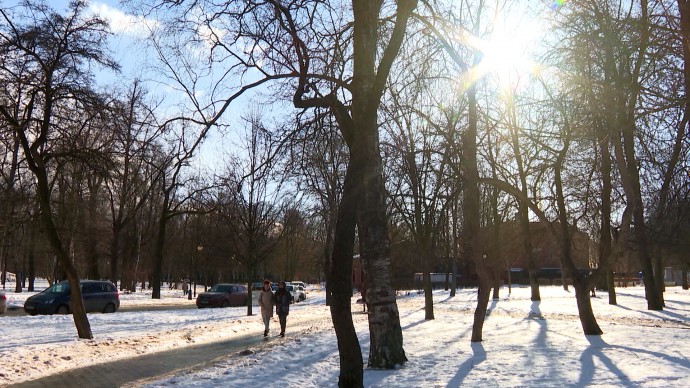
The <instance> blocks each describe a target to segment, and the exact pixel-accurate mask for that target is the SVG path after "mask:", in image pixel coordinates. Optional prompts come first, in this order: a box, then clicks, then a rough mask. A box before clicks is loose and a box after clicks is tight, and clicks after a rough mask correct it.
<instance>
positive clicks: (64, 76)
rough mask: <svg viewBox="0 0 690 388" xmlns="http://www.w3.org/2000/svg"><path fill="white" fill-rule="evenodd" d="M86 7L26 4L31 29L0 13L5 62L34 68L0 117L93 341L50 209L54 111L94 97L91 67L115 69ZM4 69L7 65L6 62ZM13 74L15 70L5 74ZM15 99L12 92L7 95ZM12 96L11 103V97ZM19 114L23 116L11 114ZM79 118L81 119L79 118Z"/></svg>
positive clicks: (78, 316)
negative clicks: (14, 140) (12, 134)
mask: <svg viewBox="0 0 690 388" xmlns="http://www.w3.org/2000/svg"><path fill="white" fill-rule="evenodd" d="M85 9H86V3H85V2H82V1H75V2H72V3H71V4H70V6H69V9H68V12H67V14H66V15H64V16H63V15H60V14H58V13H56V12H55V11H53V10H51V9H50V8H48V7H47V6H45V5H43V4H41V3H34V2H27V3H26V8H25V10H26V11H28V13H27V15H25V16H27V17H28V19H25V20H28V24H27V25H25V26H22V25H18V24H16V23H15V22H14V21H15V20H17V19H15V17H14V15H10V14H9V13H8V11H6V10H4V9H0V15H1V16H2V19H1V21H2V27H1V28H2V32H1V35H0V50H2V52H3V56H8V57H11V58H22V60H23V61H26V63H30V64H31V66H30V68H31V71H30V72H27V74H26V75H28V76H29V77H28V78H26V79H22V80H17V81H20V82H17V83H16V84H15V85H17V84H19V83H23V84H28V85H30V86H29V87H27V88H26V89H23V88H19V87H18V88H16V89H14V91H15V92H18V91H21V92H22V94H21V95H19V94H11V95H10V96H11V97H12V100H13V103H12V105H13V106H9V105H8V104H4V105H3V106H2V107H0V113H1V114H2V116H4V118H5V119H6V120H7V122H8V123H9V125H10V126H11V127H12V128H13V130H14V131H16V133H17V136H18V137H19V140H20V144H21V148H22V151H23V154H24V158H25V159H26V162H27V165H28V167H29V169H30V170H31V172H32V173H33V174H34V176H35V177H36V184H37V197H38V202H39V204H40V211H41V218H42V221H43V226H44V229H45V231H46V234H47V236H48V238H49V241H50V244H51V246H52V249H53V251H54V253H55V255H56V256H57V257H58V260H59V262H60V264H61V266H62V268H63V269H64V270H65V273H66V274H67V278H68V280H69V283H70V289H71V291H70V292H71V297H72V302H73V316H74V322H75V326H76V328H77V332H78V336H79V338H93V334H92V333H91V327H90V324H89V321H88V318H87V317H86V311H85V310H84V304H83V301H82V298H81V289H80V286H79V274H78V272H77V270H76V268H75V267H74V265H73V264H72V262H71V260H70V258H69V256H68V254H67V251H66V249H65V246H64V245H63V241H62V239H61V236H60V233H59V231H58V230H57V228H56V224H55V219H54V217H53V211H52V204H51V191H52V190H51V186H50V184H49V173H50V169H51V167H52V168H54V166H52V163H54V161H55V156H56V155H54V154H53V150H52V149H51V147H50V146H51V143H52V142H54V141H55V140H56V135H59V132H60V131H61V130H64V129H65V128H64V127H63V128H61V127H60V125H61V124H62V125H64V123H61V122H59V121H57V120H56V119H55V117H54V115H55V111H56V109H58V108H59V107H60V106H65V105H69V104H75V105H77V106H78V105H79V104H82V103H85V102H88V100H89V99H91V98H93V96H94V94H93V93H92V92H91V91H90V90H89V85H88V77H89V75H90V73H89V70H88V68H87V66H88V65H89V64H100V65H103V66H105V67H107V68H111V69H115V68H116V67H117V66H116V64H115V63H114V62H112V61H111V60H110V59H109V58H108V57H107V56H106V55H105V52H104V51H103V47H104V45H105V39H106V36H107V24H106V23H105V22H104V21H103V20H101V19H99V18H97V17H85V16H84V11H85ZM3 63H6V62H3ZM3 70H6V71H8V72H9V73H12V72H13V69H11V68H10V69H3ZM8 92H9V93H12V91H11V90H8ZM10 96H8V97H10ZM13 109H16V110H18V111H20V112H21V113H20V114H19V115H17V114H13V113H12V112H11V111H12V110H13ZM77 117H79V116H77Z"/></svg>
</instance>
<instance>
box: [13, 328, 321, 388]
mask: <svg viewBox="0 0 690 388" xmlns="http://www.w3.org/2000/svg"><path fill="white" fill-rule="evenodd" d="M326 322H327V320H323V321H322V320H310V319H295V320H293V321H292V323H291V324H290V323H289V325H288V333H287V334H286V339H289V338H290V337H296V336H298V335H299V333H300V332H301V331H302V330H304V329H305V328H306V327H307V326H309V324H310V323H311V324H315V323H316V324H317V325H319V327H321V328H327V327H329V325H327V324H325V323H326ZM324 324H325V325H324ZM274 332H275V329H274ZM262 333H263V331H256V332H255V333H252V334H249V335H245V336H242V337H237V338H234V339H231V340H225V341H219V342H213V343H208V344H201V345H192V346H186V347H182V348H176V349H172V350H166V351H162V352H157V353H151V354H145V355H142V356H138V357H133V358H127V359H123V360H116V361H112V362H107V363H103V364H97V365H89V366H85V367H81V368H75V369H70V370H67V371H64V372H61V373H58V374H55V375H50V376H46V377H42V378H39V379H36V380H31V381H27V382H24V383H18V384H13V385H12V387H21V388H39V387H51V388H55V387H80V388H91V387H98V388H107V387H122V386H130V387H136V386H139V385H142V384H144V383H146V382H147V381H154V380H157V378H159V377H163V376H165V375H170V374H173V373H175V372H179V371H182V370H185V369H197V368H199V367H203V366H204V365H210V364H211V363H212V362H213V361H215V360H216V359H218V358H219V357H227V356H233V355H235V356H239V353H240V352H242V351H244V350H246V349H248V348H258V347H262V346H266V345H268V344H270V343H271V342H273V341H268V342H267V341H265V340H264V337H263V336H262Z"/></svg>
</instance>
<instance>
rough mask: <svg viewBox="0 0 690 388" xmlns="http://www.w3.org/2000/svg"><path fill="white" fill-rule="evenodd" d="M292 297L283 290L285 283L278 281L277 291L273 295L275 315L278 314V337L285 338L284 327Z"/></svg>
mask: <svg viewBox="0 0 690 388" xmlns="http://www.w3.org/2000/svg"><path fill="white" fill-rule="evenodd" d="M291 299H292V295H290V292H289V291H288V290H287V289H286V288H285V282H284V281H282V280H281V281H280V283H278V290H277V291H276V293H275V300H276V314H278V320H279V321H280V336H281V337H285V326H286V325H287V316H288V314H290V300H291Z"/></svg>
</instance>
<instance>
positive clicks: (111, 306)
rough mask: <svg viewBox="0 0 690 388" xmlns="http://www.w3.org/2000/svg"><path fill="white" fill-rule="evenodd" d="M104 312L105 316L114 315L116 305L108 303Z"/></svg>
mask: <svg viewBox="0 0 690 388" xmlns="http://www.w3.org/2000/svg"><path fill="white" fill-rule="evenodd" d="M103 312H104V313H105V314H111V313H114V312H115V305H114V304H112V303H108V304H107V305H105V308H104V309H103Z"/></svg>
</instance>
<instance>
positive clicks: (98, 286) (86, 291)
mask: <svg viewBox="0 0 690 388" xmlns="http://www.w3.org/2000/svg"><path fill="white" fill-rule="evenodd" d="M79 285H80V287H81V296H82V300H83V301H84V308H85V309H86V312H87V313H93V312H103V313H114V312H115V311H117V310H119V309H120V293H119V292H118V291H117V287H115V285H114V284H113V283H111V282H109V281H107V280H81V281H80V282H79ZM24 311H26V313H27V314H29V315H36V314H69V313H70V312H72V301H71V295H70V286H69V282H68V281H67V280H64V281H61V282H58V283H55V284H53V285H52V286H50V287H48V288H46V289H45V290H43V291H42V292H39V293H38V294H36V295H32V296H30V297H28V298H27V299H26V302H24Z"/></svg>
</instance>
